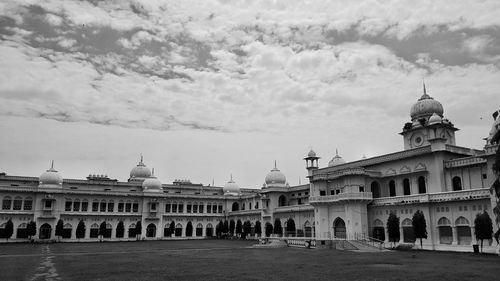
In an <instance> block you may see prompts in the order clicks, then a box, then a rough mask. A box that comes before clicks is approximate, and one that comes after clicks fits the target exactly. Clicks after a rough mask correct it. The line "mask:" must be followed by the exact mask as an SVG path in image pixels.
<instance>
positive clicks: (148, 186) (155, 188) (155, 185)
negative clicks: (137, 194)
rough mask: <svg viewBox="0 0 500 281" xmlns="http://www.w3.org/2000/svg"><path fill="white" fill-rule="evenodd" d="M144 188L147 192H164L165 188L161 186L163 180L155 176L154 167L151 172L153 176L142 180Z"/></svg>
mask: <svg viewBox="0 0 500 281" xmlns="http://www.w3.org/2000/svg"><path fill="white" fill-rule="evenodd" d="M142 189H143V190H144V191H145V192H162V191H163V188H162V187H161V181H160V180H159V179H157V178H156V177H155V176H154V169H153V173H152V174H151V176H150V177H148V178H147V179H145V180H144V181H143V182H142Z"/></svg>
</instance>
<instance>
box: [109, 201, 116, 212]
mask: <svg viewBox="0 0 500 281" xmlns="http://www.w3.org/2000/svg"><path fill="white" fill-rule="evenodd" d="M114 209H115V202H113V201H109V202H108V212H113V211H114Z"/></svg>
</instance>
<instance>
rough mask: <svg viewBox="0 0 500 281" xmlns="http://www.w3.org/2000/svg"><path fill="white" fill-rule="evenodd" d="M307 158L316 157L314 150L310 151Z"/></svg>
mask: <svg viewBox="0 0 500 281" xmlns="http://www.w3.org/2000/svg"><path fill="white" fill-rule="evenodd" d="M307 157H316V152H314V150H312V148H311V150H309V153H307Z"/></svg>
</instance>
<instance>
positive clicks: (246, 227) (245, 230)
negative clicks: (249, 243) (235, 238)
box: [242, 221, 252, 238]
mask: <svg viewBox="0 0 500 281" xmlns="http://www.w3.org/2000/svg"><path fill="white" fill-rule="evenodd" d="M251 233H252V223H251V222H250V221H245V223H243V234H242V236H243V238H245V237H246V236H247V235H249V234H251Z"/></svg>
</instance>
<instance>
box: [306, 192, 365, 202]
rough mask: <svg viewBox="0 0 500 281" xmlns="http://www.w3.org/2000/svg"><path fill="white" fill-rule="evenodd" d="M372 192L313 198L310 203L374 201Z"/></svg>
mask: <svg viewBox="0 0 500 281" xmlns="http://www.w3.org/2000/svg"><path fill="white" fill-rule="evenodd" d="M372 199H373V195H372V193H371V192H354V193H339V194H336V195H325V196H311V197H309V203H310V204H313V203H334V202H339V201H344V200H347V201H348V200H372Z"/></svg>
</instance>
